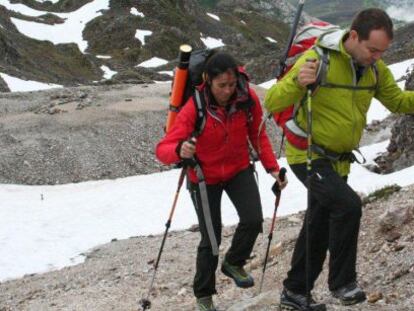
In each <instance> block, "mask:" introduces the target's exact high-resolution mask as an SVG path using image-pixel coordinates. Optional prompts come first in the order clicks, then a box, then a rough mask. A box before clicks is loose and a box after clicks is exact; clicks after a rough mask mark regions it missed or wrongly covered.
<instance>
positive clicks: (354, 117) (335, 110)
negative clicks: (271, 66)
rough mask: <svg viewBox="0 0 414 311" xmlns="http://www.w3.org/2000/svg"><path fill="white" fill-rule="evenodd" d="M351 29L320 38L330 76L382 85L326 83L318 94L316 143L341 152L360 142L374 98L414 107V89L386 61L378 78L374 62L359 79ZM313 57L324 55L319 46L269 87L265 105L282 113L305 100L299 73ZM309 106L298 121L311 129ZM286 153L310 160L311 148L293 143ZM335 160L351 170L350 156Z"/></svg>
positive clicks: (396, 107) (344, 171) (402, 108)
mask: <svg viewBox="0 0 414 311" xmlns="http://www.w3.org/2000/svg"><path fill="white" fill-rule="evenodd" d="M346 34H347V32H345V31H343V30H340V31H336V32H333V33H330V34H328V35H325V36H324V37H323V38H322V39H321V40H319V41H318V43H317V45H318V46H320V47H323V48H325V49H327V50H328V51H329V66H328V70H327V73H326V81H327V82H328V83H329V82H331V83H335V84H343V85H349V86H356V85H357V86H374V85H375V84H376V82H377V88H376V90H373V89H371V90H353V89H344V88H327V87H320V88H319V89H318V90H317V91H316V92H315V93H314V95H313V96H312V114H313V124H312V127H313V128H312V137H313V142H314V143H315V144H318V145H319V146H321V147H323V148H325V149H327V150H330V151H334V152H337V153H344V152H350V151H352V150H353V149H355V148H357V147H358V145H359V142H360V139H361V136H362V133H363V130H364V127H365V125H366V117H367V112H368V109H369V106H370V104H371V100H372V98H373V97H375V98H376V99H378V100H379V101H380V102H381V103H382V104H383V105H384V106H385V107H386V108H387V109H389V110H390V111H391V112H394V113H396V112H400V113H409V112H414V92H409V91H402V90H401V89H400V88H399V87H398V85H397V84H396V82H395V80H394V77H393V75H392V73H391V71H390V70H389V69H388V68H387V66H386V65H385V63H384V62H383V61H382V60H379V61H377V63H376V68H377V71H378V81H376V80H377V75H376V74H375V71H374V68H373V67H372V66H370V67H367V68H366V69H365V71H364V72H363V74H362V77H361V78H360V80H359V81H358V83H356V75H355V67H354V63H353V60H352V57H351V56H350V55H349V54H348V53H347V52H346V51H345V48H344V45H343V38H344V36H345V35H346ZM308 58H319V54H318V53H317V52H316V51H315V50H314V49H310V50H308V51H306V52H305V53H304V55H302V56H301V57H300V58H299V59H298V61H297V62H296V64H295V65H294V66H293V68H292V69H291V70H290V71H289V72H288V74H287V75H286V76H285V77H283V79H282V80H281V81H279V82H278V83H277V84H275V85H273V86H272V87H271V88H270V89H269V91H268V92H267V94H266V97H265V107H266V109H267V110H268V111H269V112H281V111H283V110H285V109H286V108H287V107H288V106H291V105H292V104H293V103H299V102H300V100H301V99H302V98H303V97H304V96H305V94H306V89H305V88H303V87H301V86H300V85H299V84H298V83H297V80H296V77H297V75H298V72H299V69H300V67H301V66H302V64H303V63H304V62H305V61H306V59H308ZM305 106H306V105H304V106H303V107H301V108H300V109H299V112H298V115H297V118H296V121H297V123H298V124H299V126H300V127H301V128H302V129H303V130H305V131H306V109H305ZM286 156H287V160H288V163H289V164H299V163H305V162H306V150H299V149H297V148H295V147H293V146H292V145H291V144H289V143H287V146H286ZM312 157H313V159H315V158H318V155H316V154H313V156H312ZM334 165H335V169H336V171H337V172H338V173H339V174H340V175H341V176H345V175H348V174H349V170H350V163H349V161H341V162H336V163H335V164H334Z"/></svg>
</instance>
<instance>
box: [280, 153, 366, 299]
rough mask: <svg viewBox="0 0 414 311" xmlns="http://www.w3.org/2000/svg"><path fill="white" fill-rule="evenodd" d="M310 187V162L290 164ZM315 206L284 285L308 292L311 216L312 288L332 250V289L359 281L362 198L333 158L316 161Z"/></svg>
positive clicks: (314, 181) (310, 272) (313, 178)
mask: <svg viewBox="0 0 414 311" xmlns="http://www.w3.org/2000/svg"><path fill="white" fill-rule="evenodd" d="M290 167H291V169H292V171H293V172H294V173H295V175H296V176H297V177H298V178H299V179H300V181H301V182H302V183H303V184H304V185H305V186H307V171H306V164H295V165H291V166H290ZM312 173H313V175H312V178H311V192H312V194H311V207H310V208H308V209H307V211H306V214H305V220H304V222H303V226H302V229H301V231H300V233H299V237H298V239H297V241H296V245H295V250H294V252H293V256H292V262H291V269H290V271H289V272H288V275H287V278H286V279H285V280H284V282H283V285H284V286H285V288H287V289H289V290H291V291H292V292H294V293H298V294H306V221H307V219H309V239H310V243H309V244H310V251H309V256H310V269H309V270H310V271H309V277H310V289H312V288H313V286H314V282H315V281H316V279H317V278H318V276H319V273H320V272H321V271H322V266H323V263H324V261H325V258H326V253H327V250H329V254H330V259H329V277H328V285H329V289H330V290H336V289H338V288H340V287H342V286H344V285H346V284H348V283H350V282H352V281H356V271H355V266H356V258H357V244H358V233H359V225H360V218H361V214H362V212H361V207H362V204H361V199H360V198H359V196H358V195H357V194H356V193H355V191H354V190H352V188H351V187H350V186H349V185H348V184H347V182H346V180H347V178H343V177H341V176H339V175H338V174H337V173H336V172H335V171H334V169H333V167H332V164H331V162H330V161H329V160H325V159H317V160H314V161H313V162H312Z"/></svg>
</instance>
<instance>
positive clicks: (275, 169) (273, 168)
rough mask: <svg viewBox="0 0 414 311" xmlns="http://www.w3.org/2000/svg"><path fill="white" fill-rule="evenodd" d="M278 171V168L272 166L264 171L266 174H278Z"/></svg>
mask: <svg viewBox="0 0 414 311" xmlns="http://www.w3.org/2000/svg"><path fill="white" fill-rule="evenodd" d="M278 171H280V169H279V166H273V167H271V168H267V169H266V172H267V173H273V172H278Z"/></svg>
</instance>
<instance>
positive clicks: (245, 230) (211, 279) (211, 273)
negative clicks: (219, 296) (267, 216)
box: [190, 167, 263, 298]
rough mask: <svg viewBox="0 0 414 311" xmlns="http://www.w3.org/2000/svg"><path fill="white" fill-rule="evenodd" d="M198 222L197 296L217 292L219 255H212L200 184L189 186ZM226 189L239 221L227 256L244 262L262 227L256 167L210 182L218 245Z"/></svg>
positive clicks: (231, 262) (232, 263) (195, 285)
mask: <svg viewBox="0 0 414 311" xmlns="http://www.w3.org/2000/svg"><path fill="white" fill-rule="evenodd" d="M190 191H191V198H192V200H193V203H194V206H195V209H196V212H197V217H198V223H199V225H200V233H201V241H200V244H199V246H198V249H197V262H196V274H195V277H194V295H195V296H196V297H197V298H200V297H205V296H210V295H213V294H216V286H215V285H216V278H215V272H216V269H217V264H218V256H213V253H212V249H211V244H210V239H209V237H208V234H207V229H206V225H205V221H204V215H203V211H202V207H201V198H200V189H199V187H198V185H194V184H192V185H191V187H190ZM223 191H226V193H227V195H228V196H229V198H230V200H231V201H232V203H233V204H234V206H235V207H236V210H237V213H238V215H239V224H238V225H237V228H236V232H235V233H234V236H233V240H232V243H231V246H230V249H229V250H228V251H227V254H226V256H225V260H226V261H227V262H228V263H230V264H231V265H238V266H243V265H244V264H245V263H246V260H247V259H248V258H249V257H250V254H251V251H252V249H253V246H254V243H255V241H256V238H257V236H258V234H259V233H260V232H261V231H262V223H263V215H262V207H261V203H260V196H259V190H258V188H257V184H256V181H255V179H254V175H253V170H252V169H251V168H250V167H249V168H248V169H246V170H243V171H242V172H240V173H239V174H237V175H236V176H235V177H233V178H232V179H231V180H230V181H228V182H226V183H220V184H215V185H207V194H208V201H209V204H210V211H211V218H212V223H213V227H214V233H215V236H216V239H217V243H218V245H220V242H221V228H222V224H221V196H222V194H223Z"/></svg>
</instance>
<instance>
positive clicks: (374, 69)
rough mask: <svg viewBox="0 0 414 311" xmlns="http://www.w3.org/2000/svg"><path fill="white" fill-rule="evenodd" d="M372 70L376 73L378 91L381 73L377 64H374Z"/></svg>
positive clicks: (376, 88)
mask: <svg viewBox="0 0 414 311" xmlns="http://www.w3.org/2000/svg"><path fill="white" fill-rule="evenodd" d="M372 70H373V71H374V74H375V90H378V85H379V72H378V67H377V63H374V64H373V65H372Z"/></svg>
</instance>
